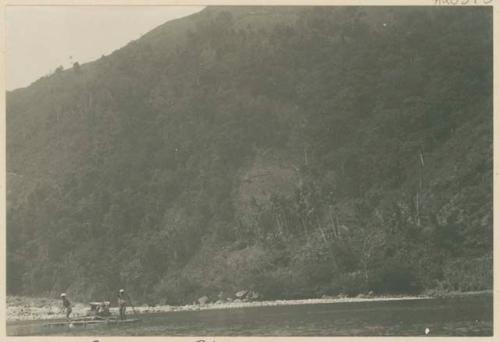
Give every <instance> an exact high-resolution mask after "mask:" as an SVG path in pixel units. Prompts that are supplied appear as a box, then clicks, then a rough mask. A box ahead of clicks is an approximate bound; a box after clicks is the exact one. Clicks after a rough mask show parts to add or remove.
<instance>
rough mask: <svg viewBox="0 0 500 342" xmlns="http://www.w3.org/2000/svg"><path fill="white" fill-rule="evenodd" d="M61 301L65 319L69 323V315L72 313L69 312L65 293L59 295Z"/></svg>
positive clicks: (69, 305)
mask: <svg viewBox="0 0 500 342" xmlns="http://www.w3.org/2000/svg"><path fill="white" fill-rule="evenodd" d="M61 299H62V306H63V309H64V310H66V318H67V319H68V321H70V320H71V319H70V318H69V315H70V314H71V311H73V310H71V302H70V301H69V300H68V298H67V297H66V293H61Z"/></svg>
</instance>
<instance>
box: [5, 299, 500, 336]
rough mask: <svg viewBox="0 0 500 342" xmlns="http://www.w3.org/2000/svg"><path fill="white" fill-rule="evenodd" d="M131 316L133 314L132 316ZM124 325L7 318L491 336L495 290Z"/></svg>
mask: <svg viewBox="0 0 500 342" xmlns="http://www.w3.org/2000/svg"><path fill="white" fill-rule="evenodd" d="M129 318H134V315H130V316H129ZM135 318H140V319H141V321H139V322H135V323H130V324H126V325H125V324H124V325H121V326H108V325H105V324H102V325H94V326H90V327H73V328H69V327H66V326H65V327H47V326H44V324H43V323H46V322H48V321H43V322H42V321H31V322H15V323H7V335H10V336H13V335H22V336H26V335H81V336H103V335H112V336H119V335H124V336H155V335H156V336H420V335H424V332H425V329H426V328H428V329H429V330H430V335H431V336H492V334H493V297H492V295H491V294H481V295H473V296H462V297H449V298H441V299H434V298H433V299H419V300H397V301H387V302H385V301H380V302H356V303H330V304H304V305H284V306H267V307H249V308H233V309H217V310H202V311H189V312H168V313H156V314H141V315H137V316H136V317H135Z"/></svg>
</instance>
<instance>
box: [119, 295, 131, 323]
mask: <svg viewBox="0 0 500 342" xmlns="http://www.w3.org/2000/svg"><path fill="white" fill-rule="evenodd" d="M129 302H131V301H130V297H129V295H128V294H126V293H125V290H124V289H120V291H119V292H118V306H119V308H120V319H122V320H123V319H125V310H126V309H127V304H128V303H129Z"/></svg>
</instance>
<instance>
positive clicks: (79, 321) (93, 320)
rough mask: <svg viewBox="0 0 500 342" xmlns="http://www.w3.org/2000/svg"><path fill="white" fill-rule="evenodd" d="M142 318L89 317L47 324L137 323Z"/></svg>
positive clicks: (51, 325) (53, 325)
mask: <svg viewBox="0 0 500 342" xmlns="http://www.w3.org/2000/svg"><path fill="white" fill-rule="evenodd" d="M139 321H140V319H134V318H130V319H123V320H121V319H111V318H108V319H95V318H93V317H92V318H89V319H78V320H73V321H64V322H52V323H47V324H45V326H48V327H57V326H59V327H61V326H83V327H85V326H87V325H94V324H116V325H119V324H127V323H135V322H139Z"/></svg>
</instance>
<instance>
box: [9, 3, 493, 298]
mask: <svg viewBox="0 0 500 342" xmlns="http://www.w3.org/2000/svg"><path fill="white" fill-rule="evenodd" d="M437 32H439V34H437ZM491 33H492V31H491V11H490V10H489V9H487V8H467V9H462V8H411V7H409V8H389V7H388V8H368V7H366V8H359V7H350V8H341V7H331V8H307V7H215V8H212V7H209V8H207V9H205V10H203V11H201V12H199V13H197V14H194V15H192V16H189V17H186V18H182V19H178V20H175V21H172V22H168V23H166V24H164V25H162V26H160V27H158V28H156V29H154V30H153V31H151V32H149V33H148V34H145V35H144V36H143V37H142V38H141V39H138V40H136V41H134V42H131V43H130V44H128V45H127V46H126V47H124V48H122V49H120V50H117V51H115V52H113V53H112V54H111V55H109V56H103V57H102V58H100V59H99V60H97V61H94V62H92V63H87V64H84V65H75V66H74V67H73V68H72V69H70V70H64V71H62V70H58V71H56V72H55V74H53V75H51V76H48V77H45V78H43V79H41V80H38V81H37V82H35V83H34V84H32V85H31V86H30V87H27V88H24V89H19V90H15V91H13V92H9V93H8V94H7V182H8V189H7V190H8V195H7V199H8V203H7V205H8V218H7V219H8V225H7V242H8V244H7V255H8V257H7V272H8V273H7V275H8V284H7V285H8V291H9V292H10V293H23V294H37V295H40V294H46V295H47V294H53V293H56V292H59V291H61V290H65V291H70V292H72V293H73V294H74V296H75V297H79V298H81V299H88V298H101V297H106V298H109V297H110V296H111V295H112V293H114V290H115V289H116V288H117V287H127V288H129V289H130V291H131V292H132V293H134V296H136V297H137V298H140V299H141V300H143V301H149V302H151V303H159V302H167V303H173V304H177V303H186V302H192V301H193V300H194V299H196V298H198V297H199V296H201V295H209V296H210V297H213V298H216V296H217V295H218V294H219V293H220V292H221V291H222V292H224V291H225V292H227V293H233V292H234V291H235V290H238V289H242V288H247V289H252V290H255V291H257V292H259V293H261V295H262V296H264V297H267V298H291V297H304V296H320V295H323V294H338V293H341V292H342V293H349V294H356V293H361V292H367V291H370V290H372V291H376V292H380V293H383V292H393V293H394V292H419V291H423V290H429V289H442V290H470V289H484V288H491V281H492V280H491V279H492V278H491V274H492V273H491V272H492V270H491V253H492V35H491Z"/></svg>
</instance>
